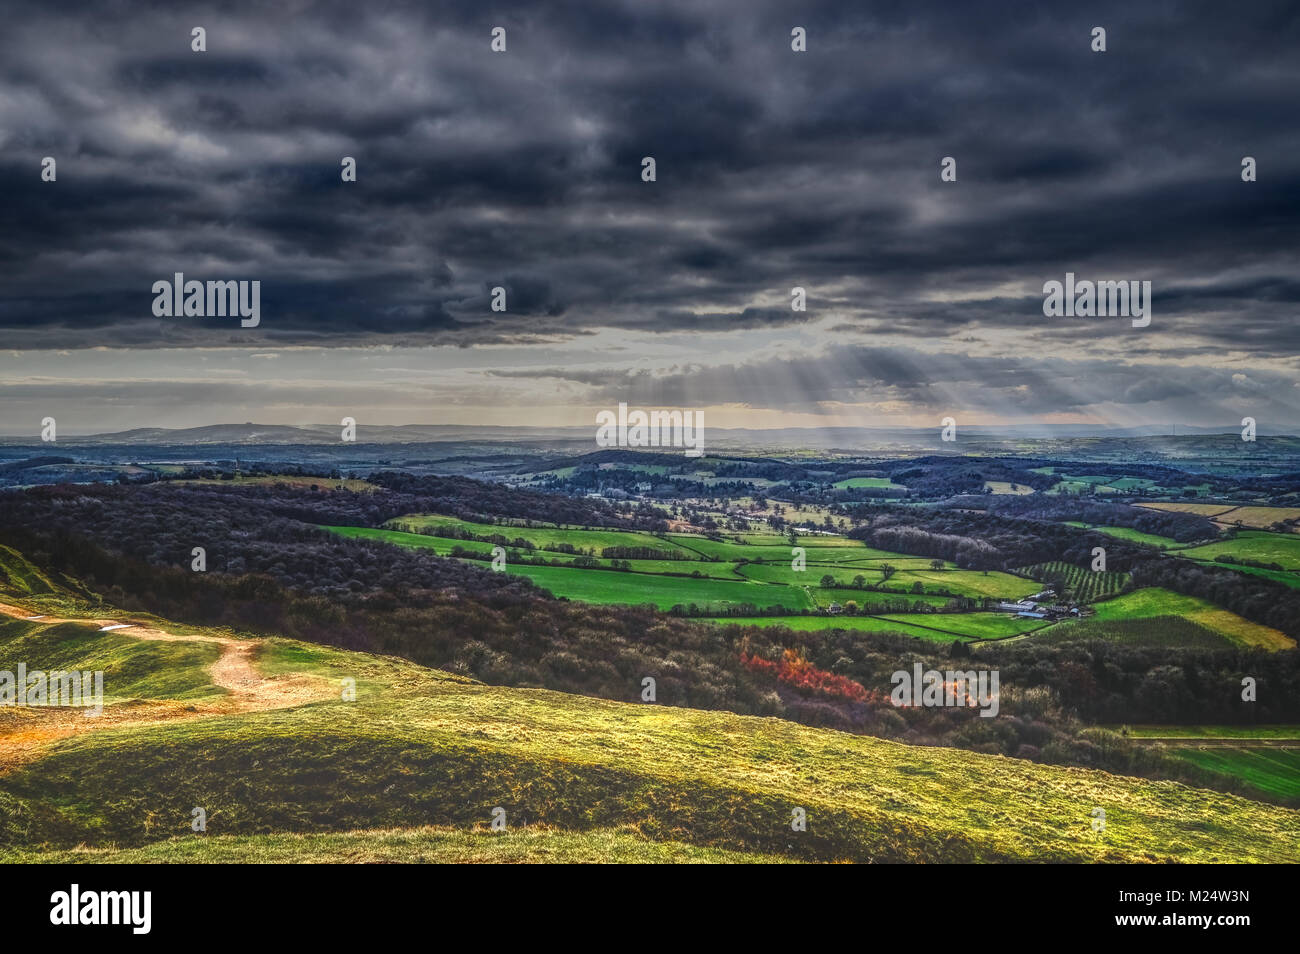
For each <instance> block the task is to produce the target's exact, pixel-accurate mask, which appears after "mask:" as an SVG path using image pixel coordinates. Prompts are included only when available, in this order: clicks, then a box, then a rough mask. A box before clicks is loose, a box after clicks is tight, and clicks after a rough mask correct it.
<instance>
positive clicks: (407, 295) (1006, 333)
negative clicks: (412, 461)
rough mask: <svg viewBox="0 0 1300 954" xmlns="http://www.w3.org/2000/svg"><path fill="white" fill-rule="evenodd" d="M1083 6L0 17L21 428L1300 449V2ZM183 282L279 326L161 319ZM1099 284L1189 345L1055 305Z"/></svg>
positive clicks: (308, 7) (87, 12) (513, 8)
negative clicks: (248, 285)
mask: <svg viewBox="0 0 1300 954" xmlns="http://www.w3.org/2000/svg"><path fill="white" fill-rule="evenodd" d="M1051 6H1053V5H1047V4H1040V3H1035V4H1002V5H994V4H982V3H981V4H959V3H942V4H933V5H926V4H920V3H912V2H907V3H888V2H873V3H871V4H854V3H847V2H836V3H819V2H800V3H786V4H777V3H761V2H754V0H727V2H708V0H682V2H667V3H650V2H647V0H629V2H600V0H584V2H582V3H573V4H565V3H545V4H543V3H537V2H521V3H517V4H512V3H508V2H504V3H499V2H494V3H491V4H484V3H482V2H481V0H465V2H462V3H410V4H403V3H384V4H358V3H354V2H346V3H319V4H318V3H304V2H298V3H278V4H274V5H271V4H259V5H255V4H247V5H228V4H221V3H203V4H197V5H190V4H187V3H185V2H174V0H169V2H166V3H158V4H156V5H152V6H151V5H149V4H146V3H131V4H111V3H110V4H104V3H98V4H93V5H92V4H85V5H81V4H77V3H74V2H70V0H68V2H60V3H58V4H49V5H44V6H43V7H42V6H38V5H27V4H24V5H21V6H20V5H17V4H12V5H9V4H5V3H0V15H2V16H3V22H4V24H5V26H4V29H3V31H0V432H3V433H9V434H18V433H27V432H32V433H35V432H36V431H37V430H38V429H39V422H40V419H41V418H42V417H44V416H46V415H52V416H55V417H57V419H58V420H59V426H60V430H61V432H62V433H69V434H75V433H88V432H95V431H102V430H112V429H121V428H128V427H143V426H190V425H198V424H209V423H219V422H230V421H257V422H263V423H290V424H292V423H309V422H321V423H324V422H332V421H334V420H336V419H337V418H338V417H339V416H340V415H343V414H349V415H352V416H354V417H356V418H357V419H358V420H359V421H361V422H363V423H388V424H401V423H462V424H465V423H469V424H473V423H492V424H538V425H573V424H590V423H592V421H593V415H594V412H595V410H597V409H600V408H605V407H609V406H612V405H614V404H616V403H617V402H619V401H627V402H629V403H631V404H634V405H641V406H655V407H683V408H691V409H700V410H704V411H705V412H706V414H707V416H708V420H709V422H710V424H711V425H713V426H715V427H721V426H750V427H768V426H795V425H810V426H812V425H818V424H838V425H861V426H871V425H877V424H878V425H887V424H888V425H893V424H913V425H927V426H928V425H937V423H938V418H939V417H941V416H946V415H952V416H954V417H956V418H957V420H958V421H959V422H965V423H969V424H996V423H1017V422H1031V421H1032V422H1034V423H1039V424H1042V423H1049V424H1050V423H1062V424H1064V423H1095V424H1097V425H1099V426H1107V425H1112V426H1119V425H1131V424H1139V423H1168V422H1178V423H1184V424H1197V425H1209V424H1214V425H1219V424H1225V425H1226V424H1233V423H1235V422H1237V421H1239V419H1240V418H1241V417H1242V416H1245V415H1250V416H1253V417H1256V418H1257V419H1258V420H1259V421H1260V423H1261V426H1263V427H1266V428H1267V427H1269V426H1270V425H1271V426H1272V427H1274V428H1277V427H1284V428H1290V429H1292V430H1293V431H1294V428H1295V426H1296V425H1295V422H1296V421H1297V420H1300V314H1298V307H1297V304H1298V302H1300V274H1298V271H1297V269H1298V264H1297V263H1298V261H1300V258H1298V257H1297V252H1298V251H1300V55H1298V54H1297V50H1300V6H1297V5H1296V4H1295V3H1294V2H1290V0H1283V2H1277V3H1269V2H1251V3H1247V4H1239V5H1233V6H1232V7H1230V8H1225V7H1224V6H1223V5H1222V4H1221V3H1205V4H1195V3H1174V2H1151V3H1141V4H1134V3H1132V2H1128V0H1126V2H1122V3H1115V4H1086V3H1085V4H1069V5H1060V6H1059V9H1057V10H1055V11H1053V10H1051V9H1049V7H1051ZM263 7H266V8H272V7H273V10H272V9H261V8H263ZM497 26H500V27H504V28H505V30H506V50H505V52H494V51H493V50H492V49H491V41H492V30H493V28H494V27H497ZM1097 26H1101V27H1104V28H1105V29H1106V46H1107V50H1106V52H1104V53H1096V52H1093V51H1092V49H1091V45H1092V42H1093V40H1092V30H1093V28H1094V27H1097ZM194 27H203V28H204V30H205V31H206V45H207V50H206V52H194V51H193V50H192V49H191V43H192V39H191V36H192V30H193V28H194ZM794 27H803V28H805V29H806V33H807V51H806V52H795V51H793V50H792V49H791V30H792V29H793V28H794ZM47 156H49V157H53V158H54V159H55V160H56V164H57V165H56V179H55V181H53V182H47V181H42V176H41V168H42V159H43V158H44V157H47ZM344 156H352V157H355V159H356V162H357V181H356V182H343V181H342V179H341V176H340V168H341V167H340V162H341V159H342V157H344ZM646 156H651V157H654V159H655V161H656V166H657V170H656V171H657V181H655V182H645V181H642V175H641V172H642V159H643V158H644V157H646ZM945 156H950V157H953V158H954V159H955V160H956V170H957V181H955V182H944V181H941V178H940V164H941V160H942V159H943V158H944V157H945ZM1245 156H1251V157H1254V159H1255V160H1256V163H1257V170H1258V171H1257V176H1258V181H1255V182H1249V183H1248V182H1243V181H1242V176H1241V163H1242V158H1243V157H1245ZM176 272H183V273H184V274H185V276H186V278H187V279H199V280H209V279H211V280H218V279H220V280H247V281H251V280H257V281H260V282H261V289H262V293H261V296H262V297H261V322H260V324H259V325H258V326H257V327H255V328H241V327H240V324H239V321H238V320H237V319H231V318H201V317H161V318H160V317H155V316H154V314H153V310H152V304H153V299H154V295H153V292H152V286H153V284H154V282H156V281H159V280H163V279H168V280H169V279H171V277H172V276H173V274H174V273H176ZM1066 272H1074V273H1075V274H1076V275H1077V276H1078V277H1079V278H1080V279H1097V280H1147V281H1150V282H1151V283H1152V287H1153V289H1154V308H1153V317H1152V321H1151V323H1150V325H1149V326H1148V327H1145V328H1134V327H1132V326H1131V323H1130V322H1129V321H1127V320H1125V319H1121V318H1047V317H1045V316H1044V314H1043V308H1042V304H1043V291H1042V289H1043V283H1044V282H1046V281H1049V280H1058V281H1059V280H1063V279H1064V276H1065V273H1066ZM496 286H501V287H503V288H505V289H506V308H507V310H506V311H505V312H494V311H492V309H491V307H490V302H491V297H492V294H491V290H492V289H493V288H494V287H496ZM794 286H801V287H803V288H805V289H806V290H807V301H808V304H807V310H806V311H804V312H796V311H793V310H792V309H791V289H792V288H793V287H794Z"/></svg>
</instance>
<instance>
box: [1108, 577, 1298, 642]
mask: <svg viewBox="0 0 1300 954" xmlns="http://www.w3.org/2000/svg"><path fill="white" fill-rule="evenodd" d="M1096 610H1097V618H1098V619H1105V620H1126V619H1151V618H1154V617H1159V616H1181V617H1182V618H1184V619H1188V620H1191V621H1192V622H1193V623H1198V624H1200V625H1201V626H1204V627H1205V628H1207V629H1210V630H1212V631H1214V632H1216V633H1219V634H1220V635H1223V636H1226V637H1227V638H1229V639H1231V640H1232V641H1233V642H1236V643H1241V644H1244V645H1247V646H1260V647H1263V648H1265V649H1292V648H1294V647H1295V642H1294V641H1293V640H1291V639H1289V638H1287V637H1286V636H1285V635H1283V634H1282V633H1280V632H1278V631H1277V630H1275V629H1270V628H1269V627H1267V626H1261V625H1260V624H1259V623H1252V622H1251V621H1250V620H1247V619H1243V618H1242V617H1240V616H1238V615H1237V614H1236V613H1232V612H1229V611H1228V610H1225V609H1220V608H1219V607H1217V606H1215V605H1214V604H1213V603H1208V602H1206V601H1205V600H1201V599H1197V598H1196V597H1194V596H1183V595H1182V594H1181V593H1174V592H1172V591H1170V590H1166V589H1162V588H1160V587H1145V588H1143V589H1140V590H1134V591H1133V592H1132V593H1125V594H1124V595H1122V596H1117V597H1115V598H1114V599H1110V600H1106V601H1105V602H1102V603H1098V604H1097V605H1096Z"/></svg>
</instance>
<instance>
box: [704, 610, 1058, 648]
mask: <svg viewBox="0 0 1300 954" xmlns="http://www.w3.org/2000/svg"><path fill="white" fill-rule="evenodd" d="M704 622H708V623H721V624H727V623H731V624H735V625H737V626H785V627H787V628H788V629H792V630H795V631H796V632H820V631H822V630H827V629H851V630H858V631H862V632H867V633H902V634H903V635H906V636H916V637H918V638H920V639H928V640H931V641H933V642H940V643H952V642H959V641H966V640H984V639H1002V638H1005V637H1008V636H1016V635H1019V634H1021V633H1025V632H1028V631H1030V630H1033V629H1039V628H1042V627H1043V626H1045V625H1047V624H1045V623H1044V622H1043V621H1042V620H1041V619H1018V618H1016V617H1014V616H1010V615H1008V614H1006V613H890V614H888V615H882V616H843V615H840V616H763V617H758V618H749V617H725V616H724V617H716V618H712V619H706V620H704Z"/></svg>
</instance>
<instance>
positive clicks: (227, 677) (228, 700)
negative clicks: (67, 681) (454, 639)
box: [0, 602, 338, 773]
mask: <svg viewBox="0 0 1300 954" xmlns="http://www.w3.org/2000/svg"><path fill="white" fill-rule="evenodd" d="M0 616H8V617H11V618H13V619H23V620H31V621H33V622H43V623H45V625H47V626H52V625H57V624H59V623H79V624H82V625H91V626H97V627H99V632H101V633H103V632H108V631H111V630H117V629H131V630H132V632H130V633H125V634H123V635H126V636H129V637H130V638H132V639H141V640H146V641H151V640H159V641H166V642H178V643H215V644H216V645H218V646H220V647H221V650H220V654H219V655H218V657H217V659H216V661H215V662H214V663H213V664H212V666H211V668H210V669H209V673H210V674H211V677H212V685H214V686H216V687H218V688H220V689H225V690H226V694H224V695H223V696H221V697H215V698H212V699H207V700H197V701H180V700H174V699H134V700H129V701H127V702H125V703H122V704H117V705H112V706H106V707H105V709H104V712H103V713H102V714H101V715H100V717H99V718H97V719H85V718H83V717H82V713H81V712H80V711H79V710H73V709H68V708H65V707H62V706H49V707H42V708H26V707H24V708H15V709H9V708H8V707H4V708H3V709H0V773H2V772H3V771H4V770H6V769H7V768H8V767H11V766H13V765H16V764H18V763H19V762H21V761H23V760H25V759H28V758H35V757H37V756H38V755H39V754H40V752H42V751H44V749H45V747H46V746H47V745H48V744H49V743H51V742H53V741H55V740H56V739H61V738H66V737H68V736H71V735H77V734H80V733H82V732H87V731H94V730H98V729H103V728H110V727H112V728H121V727H123V726H142V725H147V724H150V723H155V722H159V721H163V720H167V721H173V720H183V719H201V718H206V717H209V716H226V715H230V714H232V713H237V712H256V711H260V710H264V709H287V708H292V707H293V706H297V705H302V704H303V703H307V702H319V701H323V700H328V699H336V698H337V697H338V690H337V689H336V688H335V684H334V683H333V682H332V681H331V680H328V679H326V678H324V677H322V676H318V675H307V674H294V673H286V674H283V675H279V676H270V677H267V676H263V675H262V674H261V672H259V671H258V669H257V667H256V666H255V665H254V664H253V659H254V655H255V654H256V652H257V650H258V648H259V647H260V646H261V645H263V641H262V640H257V639H236V638H234V637H230V636H209V635H202V634H197V633H195V634H187V635H184V636H178V635H175V634H173V633H169V632H167V631H165V630H161V629H157V628H156V627H154V626H152V625H150V624H148V623H116V622H114V621H113V620H111V619H103V618H100V619H67V618H63V617H59V616H50V615H49V614H45V613H41V614H37V615H32V613H31V611H30V609H28V608H26V607H20V606H14V605H12V604H9V603H4V602H0Z"/></svg>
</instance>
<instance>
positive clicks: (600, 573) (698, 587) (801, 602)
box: [506, 563, 813, 610]
mask: <svg viewBox="0 0 1300 954" xmlns="http://www.w3.org/2000/svg"><path fill="white" fill-rule="evenodd" d="M506 572H507V573H515V574H518V575H520V576H526V577H528V579H530V580H532V581H533V582H534V583H536V584H537V585H538V586H540V587H542V588H543V589H545V590H547V591H549V592H551V593H552V594H554V595H555V596H563V597H567V598H568V599H571V600H579V601H581V602H583V603H610V604H627V605H632V606H639V605H641V604H643V603H653V604H654V605H655V606H657V607H658V608H660V609H672V608H673V607H674V606H678V605H681V606H688V605H690V604H692V603H694V604H695V605H696V606H699V607H700V608H702V609H708V608H715V609H716V608H720V607H724V606H737V605H741V604H745V603H749V604H752V605H754V606H755V607H757V608H758V609H768V608H772V607H783V608H785V609H794V610H799V609H808V608H811V607H812V605H813V604H812V601H811V600H810V599H809V598H808V594H807V593H805V592H804V590H803V588H802V587H797V586H772V585H768V584H764V583H747V582H744V581H742V580H738V581H736V582H729V581H726V580H713V579H700V580H696V579H691V578H689V577H688V578H681V577H670V576H652V575H648V574H643V573H622V572H616V571H613V570H581V569H570V568H567V567H557V566H528V565H526V564H522V563H515V564H507V565H506Z"/></svg>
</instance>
